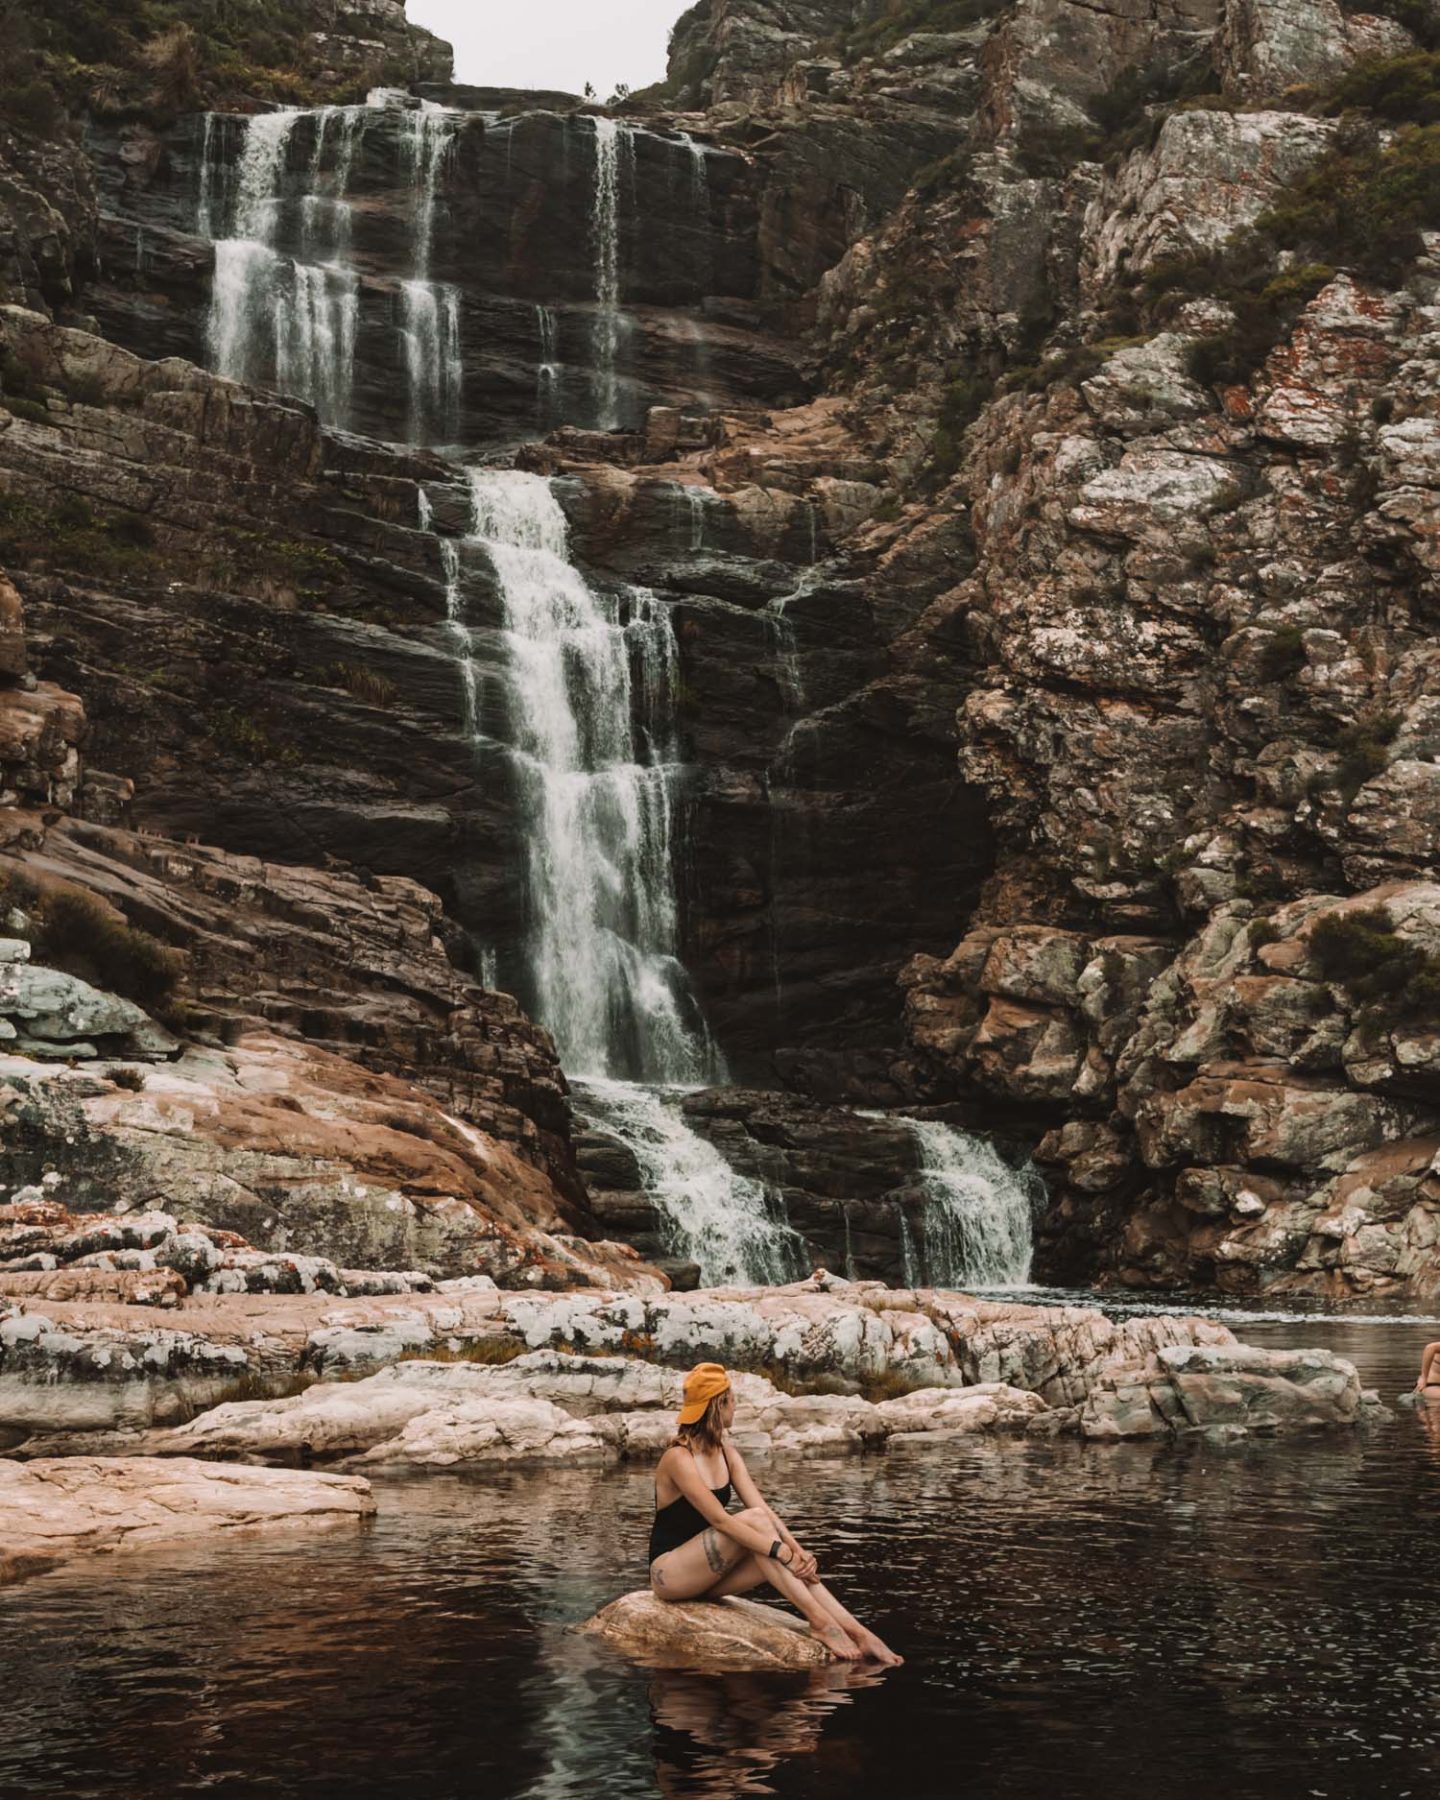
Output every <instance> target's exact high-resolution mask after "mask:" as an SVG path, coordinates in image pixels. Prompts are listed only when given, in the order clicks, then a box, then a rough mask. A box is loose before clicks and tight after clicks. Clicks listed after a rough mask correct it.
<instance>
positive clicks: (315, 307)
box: [198, 107, 360, 425]
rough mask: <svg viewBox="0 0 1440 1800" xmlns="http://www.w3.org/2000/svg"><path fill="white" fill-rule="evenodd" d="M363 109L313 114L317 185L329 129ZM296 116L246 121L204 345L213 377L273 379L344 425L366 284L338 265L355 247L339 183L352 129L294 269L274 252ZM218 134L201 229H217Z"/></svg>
mask: <svg viewBox="0 0 1440 1800" xmlns="http://www.w3.org/2000/svg"><path fill="white" fill-rule="evenodd" d="M355 110H356V109H353V108H347V107H324V108H321V110H320V111H319V113H318V114H317V115H315V118H316V125H315V129H316V146H315V150H314V153H313V155H312V159H311V172H312V185H313V179H314V175H315V173H316V172H317V171H318V165H319V158H320V156H321V154H322V152H323V149H324V145H325V142H326V138H327V134H328V132H329V130H330V127H331V125H332V123H333V122H334V121H335V120H336V119H337V118H341V117H342V116H343V115H347V114H349V113H351V112H352V111H355ZM305 116H306V115H304V114H303V113H301V112H299V111H298V110H293V109H287V110H285V111H281V112H273V113H259V114H257V115H256V116H255V117H254V118H252V119H249V120H247V121H246V122H245V145H244V149H243V151H242V152H241V156H240V162H239V168H238V171H237V174H236V178H235V203H234V212H233V217H232V219H231V221H230V230H229V235H228V236H226V237H224V238H220V239H218V240H217V241H216V243H215V275H214V281H213V284H212V288H211V296H210V317H209V322H208V328H207V338H208V343H209V350H210V360H211V363H212V365H213V366H214V368H215V370H216V372H217V373H218V374H221V375H228V376H230V377H231V378H232V379H233V380H236V381H247V382H255V383H260V382H264V381H267V380H270V379H273V380H274V383H275V385H276V386H277V387H278V388H279V389H280V390H281V391H282V392H284V393H288V394H294V395H295V396H297V397H298V398H299V399H301V400H307V401H309V402H310V404H311V405H312V406H313V407H314V408H315V410H316V411H317V412H318V413H319V414H320V417H321V418H322V419H324V420H325V422H326V423H327V424H342V425H343V424H344V423H345V420H346V418H347V416H348V414H349V410H350V396H351V390H352V386H353V381H354V366H355V334H356V329H357V326H358V323H359V305H360V286H359V280H358V278H357V277H356V275H355V273H354V271H353V270H352V269H350V268H349V267H347V266H346V265H345V264H344V262H343V261H341V260H340V258H342V257H343V256H344V254H345V251H346V249H347V248H348V243H349V208H348V206H347V205H346V203H345V201H344V196H343V193H342V192H340V191H339V188H338V184H339V183H340V182H341V181H348V179H349V160H350V158H351V157H353V136H352V130H353V128H352V125H351V123H350V121H349V120H348V118H345V119H343V122H342V123H341V125H340V132H341V140H342V143H344V142H346V141H349V143H350V148H349V150H348V151H346V152H344V155H343V160H342V163H341V164H340V165H338V166H337V169H336V173H335V182H336V184H337V192H336V193H335V194H334V195H332V196H329V197H327V201H326V204H325V205H324V206H323V208H320V207H302V209H301V213H302V234H303V238H304V242H305V244H306V249H307V255H309V256H318V257H320V258H322V260H312V261H297V260H295V259H294V258H292V257H289V256H285V255H282V254H281V252H280V251H279V250H278V249H277V248H276V244H277V241H278V238H279V234H280V229H281V225H282V223H283V214H284V206H285V176H286V170H287V168H288V165H289V160H290V151H291V143H292V140H293V138H294V133H295V127H296V125H297V123H298V122H299V120H300V119H301V118H303V117H305ZM212 133H213V127H212V125H210V124H209V123H208V122H207V127H206V130H205V135H204V144H203V150H204V163H203V167H202V173H201V181H200V198H199V208H198V222H199V224H200V226H201V228H202V229H204V230H207V231H211V232H213V229H214V226H215V222H216V208H215V197H214V184H213V179H212V176H211V173H210V163H209V158H210V148H211V140H212Z"/></svg>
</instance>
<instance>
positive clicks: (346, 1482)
mask: <svg viewBox="0 0 1440 1800" xmlns="http://www.w3.org/2000/svg"><path fill="white" fill-rule="evenodd" d="M374 1511H375V1502H374V1500H373V1499H372V1498H371V1495H370V1483H369V1482H368V1481H361V1480H358V1479H357V1478H355V1477H353V1476H347V1475H311V1474H308V1473H302V1472H300V1471H299V1470H294V1469H233V1468H217V1467H215V1466H214V1465H213V1464H210V1463H202V1462H196V1461H194V1460H193V1459H191V1458H188V1457H180V1458H176V1459H175V1460H174V1461H165V1462H150V1461H147V1460H146V1459H145V1458H144V1457H61V1458H47V1459H44V1460H41V1461H37V1462H30V1463H12V1462H4V1461H0V1585H3V1584H4V1583H5V1582H7V1581H16V1580H18V1579H19V1578H20V1577H21V1576H23V1575H30V1574H36V1573H38V1572H39V1571H40V1570H42V1569H48V1568H51V1567H53V1566H54V1564H56V1563H57V1562H59V1561H61V1560H62V1559H63V1558H64V1557H66V1556H70V1555H74V1554H76V1553H78V1552H80V1551H83V1550H119V1549H122V1548H124V1547H125V1546H128V1545H131V1544H147V1545H148V1544H159V1543H174V1542H176V1541H178V1540H179V1539H182V1538H193V1537H198V1536H200V1535H202V1534H205V1533H210V1532H215V1531H237V1530H247V1531H248V1530H255V1529H257V1528H259V1527H261V1526H269V1525H288V1524H306V1525H333V1524H338V1523H344V1522H355V1521H358V1520H360V1519H364V1518H368V1517H369V1516H370V1515H371V1514H372V1513H373V1512H374Z"/></svg>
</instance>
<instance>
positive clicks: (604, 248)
mask: <svg viewBox="0 0 1440 1800" xmlns="http://www.w3.org/2000/svg"><path fill="white" fill-rule="evenodd" d="M621 130H622V128H621V126H620V124H619V122H618V121H617V120H615V119H607V118H604V117H603V116H601V115H599V114H597V115H596V118H595V198H594V208H593V212H592V215H591V223H590V236H591V242H592V245H593V249H594V256H595V303H596V307H597V309H598V311H597V318H596V325H595V347H594V355H595V398H596V405H597V412H598V419H597V423H598V424H599V427H600V429H601V430H602V431H613V430H614V429H615V428H616V427H617V426H618V425H619V423H620V418H619V408H620V377H619V372H618V369H617V367H616V364H617V359H618V357H619V353H620V331H621V325H622V320H621V315H620V142H621Z"/></svg>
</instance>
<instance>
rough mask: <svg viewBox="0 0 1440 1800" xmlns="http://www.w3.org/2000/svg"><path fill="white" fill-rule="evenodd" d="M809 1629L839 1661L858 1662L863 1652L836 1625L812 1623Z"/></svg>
mask: <svg viewBox="0 0 1440 1800" xmlns="http://www.w3.org/2000/svg"><path fill="white" fill-rule="evenodd" d="M811 1630H812V1631H813V1632H814V1633H815V1636H816V1637H817V1638H819V1640H820V1642H821V1643H822V1644H823V1645H824V1646H825V1648H826V1649H827V1650H828V1651H829V1652H830V1654H831V1655H832V1656H834V1657H837V1658H838V1659H839V1660H840V1661H841V1662H859V1661H860V1659H861V1657H862V1656H863V1655H864V1654H865V1653H864V1651H863V1650H861V1649H860V1647H859V1646H858V1645H857V1644H853V1643H852V1642H851V1641H850V1639H849V1638H848V1637H847V1636H846V1634H845V1633H844V1632H843V1631H842V1630H841V1629H840V1627H839V1626H838V1625H813V1626H812V1627H811Z"/></svg>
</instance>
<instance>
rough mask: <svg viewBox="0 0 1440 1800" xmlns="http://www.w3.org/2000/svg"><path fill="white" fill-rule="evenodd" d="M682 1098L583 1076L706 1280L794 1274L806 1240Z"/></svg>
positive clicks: (586, 1095) (597, 1112) (675, 1244)
mask: <svg viewBox="0 0 1440 1800" xmlns="http://www.w3.org/2000/svg"><path fill="white" fill-rule="evenodd" d="M680 1099H681V1093H680V1092H679V1091H677V1090H673V1089H671V1090H666V1089H664V1088H659V1089H657V1088H646V1087H640V1086H638V1085H637V1084H635V1083H634V1082H628V1081H596V1080H594V1079H593V1078H592V1079H590V1080H587V1081H584V1082H582V1083H581V1084H580V1100H581V1105H582V1108H583V1109H585V1110H587V1111H589V1112H590V1113H591V1114H592V1115H593V1117H594V1118H596V1119H597V1120H598V1121H599V1122H600V1123H601V1124H603V1125H604V1126H605V1128H606V1129H607V1130H610V1131H613V1132H615V1134H616V1135H617V1136H619V1137H622V1138H623V1139H624V1140H625V1142H626V1143H627V1144H628V1145H629V1147H630V1149H631V1150H633V1151H634V1153H635V1159H636V1161H637V1162H638V1163H639V1165H640V1173H641V1176H642V1177H643V1179H644V1183H645V1192H646V1194H647V1196H648V1197H649V1198H650V1199H651V1200H653V1201H654V1203H655V1205H656V1206H657V1208H658V1209H659V1211H660V1213H661V1216H662V1218H663V1219H664V1221H665V1235H666V1239H667V1242H668V1247H669V1249H670V1250H671V1252H672V1254H673V1255H675V1256H676V1257H678V1258H680V1259H681V1260H682V1261H685V1262H695V1263H698V1264H699V1265H700V1280H701V1283H702V1284H703V1285H704V1286H706V1287H716V1286H720V1285H723V1284H724V1283H727V1282H742V1283H752V1282H753V1283H756V1284H759V1285H774V1284H775V1283H778V1282H783V1281H793V1280H794V1279H795V1278H796V1277H797V1276H798V1275H800V1274H802V1273H804V1271H805V1269H806V1266H807V1260H808V1259H807V1257H806V1254H805V1246H804V1242H803V1240H802V1239H801V1238H800V1236H799V1234H798V1233H796V1232H795V1231H793V1230H792V1229H791V1228H790V1226H789V1225H788V1224H786V1222H785V1219H784V1215H783V1211H782V1210H781V1208H780V1206H779V1205H778V1203H776V1202H774V1201H772V1200H771V1198H770V1196H769V1195H768V1194H767V1193H766V1191H765V1189H764V1187H763V1186H762V1185H761V1184H760V1183H759V1182H758V1181H752V1180H751V1179H750V1178H749V1177H748V1176H745V1175H741V1174H739V1173H737V1172H736V1171H735V1170H734V1169H732V1168H731V1167H730V1165H729V1164H728V1163H727V1162H726V1161H725V1159H724V1157H723V1156H721V1154H720V1152H719V1151H718V1150H717V1149H716V1148H715V1146H714V1145H713V1144H712V1143H710V1142H709V1141H708V1140H707V1139H706V1138H703V1137H701V1136H700V1134H699V1132H697V1131H695V1130H693V1129H692V1128H691V1127H690V1126H689V1125H688V1124H686V1122H685V1118H684V1115H683V1114H682V1112H681V1111H680Z"/></svg>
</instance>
